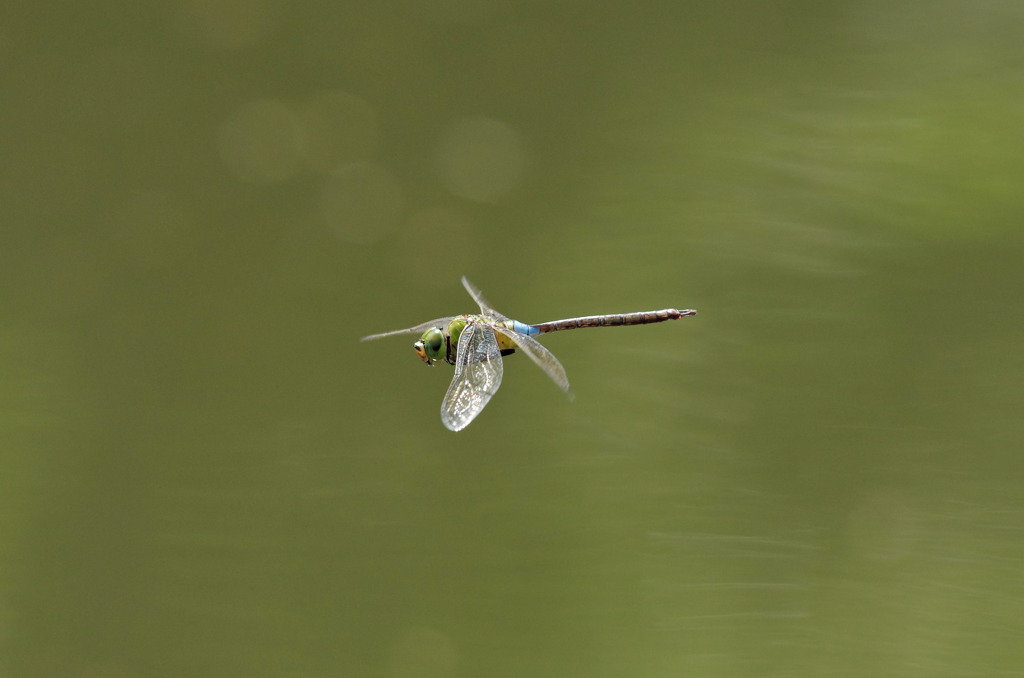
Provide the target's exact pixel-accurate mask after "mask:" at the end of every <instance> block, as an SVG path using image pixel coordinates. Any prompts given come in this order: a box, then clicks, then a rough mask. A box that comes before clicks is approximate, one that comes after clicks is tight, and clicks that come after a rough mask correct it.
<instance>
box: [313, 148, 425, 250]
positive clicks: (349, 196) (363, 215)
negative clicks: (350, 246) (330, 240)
mask: <svg viewBox="0 0 1024 678" xmlns="http://www.w3.org/2000/svg"><path fill="white" fill-rule="evenodd" d="M404 206H405V198H404V195H403V191H402V186H401V184H400V182H399V181H398V179H397V178H395V176H394V175H393V174H391V172H389V171H388V170H387V169H385V168H384V167H381V166H380V165H378V164H376V163H370V162H360V163H352V164H349V165H345V166H343V167H341V168H339V169H337V170H335V171H334V172H332V173H331V176H330V177H329V178H328V179H327V181H326V182H324V185H323V188H322V189H321V193H320V215H321V217H322V218H323V220H324V222H325V223H326V224H327V226H328V227H329V228H330V229H331V230H332V231H334V233H335V234H336V235H338V237H340V238H341V239H342V240H347V241H349V242H354V243H370V242H374V241H376V240H379V239H380V238H382V237H384V235H386V234H387V233H389V232H390V231H391V230H392V229H394V227H395V224H396V223H397V222H398V219H399V217H400V216H401V214H402V210H403V208H404Z"/></svg>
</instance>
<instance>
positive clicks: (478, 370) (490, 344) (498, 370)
mask: <svg viewBox="0 0 1024 678" xmlns="http://www.w3.org/2000/svg"><path fill="white" fill-rule="evenodd" d="M501 375H502V365H501V351H500V350H499V349H498V341H497V339H495V338H494V332H493V330H491V328H490V327H486V326H483V325H480V324H477V323H470V324H468V325H466V328H465V329H464V330H462V334H461V335H460V336H459V346H458V352H457V355H456V357H455V376H454V377H452V383H451V386H449V387H448V392H447V393H446V394H445V396H444V402H442V403H441V421H442V422H443V423H444V425H445V427H446V428H448V429H449V430H451V431H461V430H462V429H464V428H466V427H467V426H469V422H471V421H473V419H474V418H475V417H476V415H478V414H480V412H481V411H482V410H483V409H484V407H486V406H487V403H488V401H490V399H491V396H493V395H494V394H495V393H496V392H497V390H498V387H499V386H501Z"/></svg>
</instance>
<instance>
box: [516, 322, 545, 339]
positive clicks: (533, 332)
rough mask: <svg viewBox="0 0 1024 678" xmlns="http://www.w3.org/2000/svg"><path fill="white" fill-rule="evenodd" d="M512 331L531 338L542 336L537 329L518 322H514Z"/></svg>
mask: <svg viewBox="0 0 1024 678" xmlns="http://www.w3.org/2000/svg"><path fill="white" fill-rule="evenodd" d="M512 331H513V332H518V333H519V334H526V335H529V336H531V337H535V336H537V335H538V334H540V331H539V330H538V329H537V328H536V327H533V326H532V325H527V324H526V323H521V322H519V321H518V320H513V321H512Z"/></svg>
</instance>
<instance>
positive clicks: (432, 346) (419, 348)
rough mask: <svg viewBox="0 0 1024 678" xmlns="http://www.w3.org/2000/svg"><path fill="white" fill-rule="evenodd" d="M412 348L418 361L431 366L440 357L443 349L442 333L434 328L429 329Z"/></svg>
mask: <svg viewBox="0 0 1024 678" xmlns="http://www.w3.org/2000/svg"><path fill="white" fill-rule="evenodd" d="M412 347H413V350H415V351H416V355H418V356H419V357H420V360H422V361H423V362H425V363H427V364H428V365H431V364H433V363H434V362H435V361H437V359H438V358H440V357H441V349H442V348H444V333H443V332H442V331H441V330H439V329H438V328H436V327H434V328H431V329H429V330H427V331H426V332H424V333H423V336H422V337H420V340H419V341H417V342H416V343H415V344H413V345H412Z"/></svg>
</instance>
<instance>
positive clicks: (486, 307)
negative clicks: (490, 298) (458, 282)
mask: <svg viewBox="0 0 1024 678" xmlns="http://www.w3.org/2000/svg"><path fill="white" fill-rule="evenodd" d="M462 286H463V287H465V288H466V291H467V292H469V296H471V297H473V301H475V302H476V304H477V306H479V307H480V312H481V313H483V314H484V315H489V316H492V317H494V318H496V319H498V320H508V319H509V318H507V317H506V316H503V315H502V314H500V313H498V312H497V311H495V310H494V307H493V306H491V305H490V304H489V303H488V302H487V300H486V299H484V294H483V292H481V291H480V290H479V289H478V288H477V286H476V285H474V284H473V283H471V282H469V279H468V278H467V277H466V276H462Z"/></svg>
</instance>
